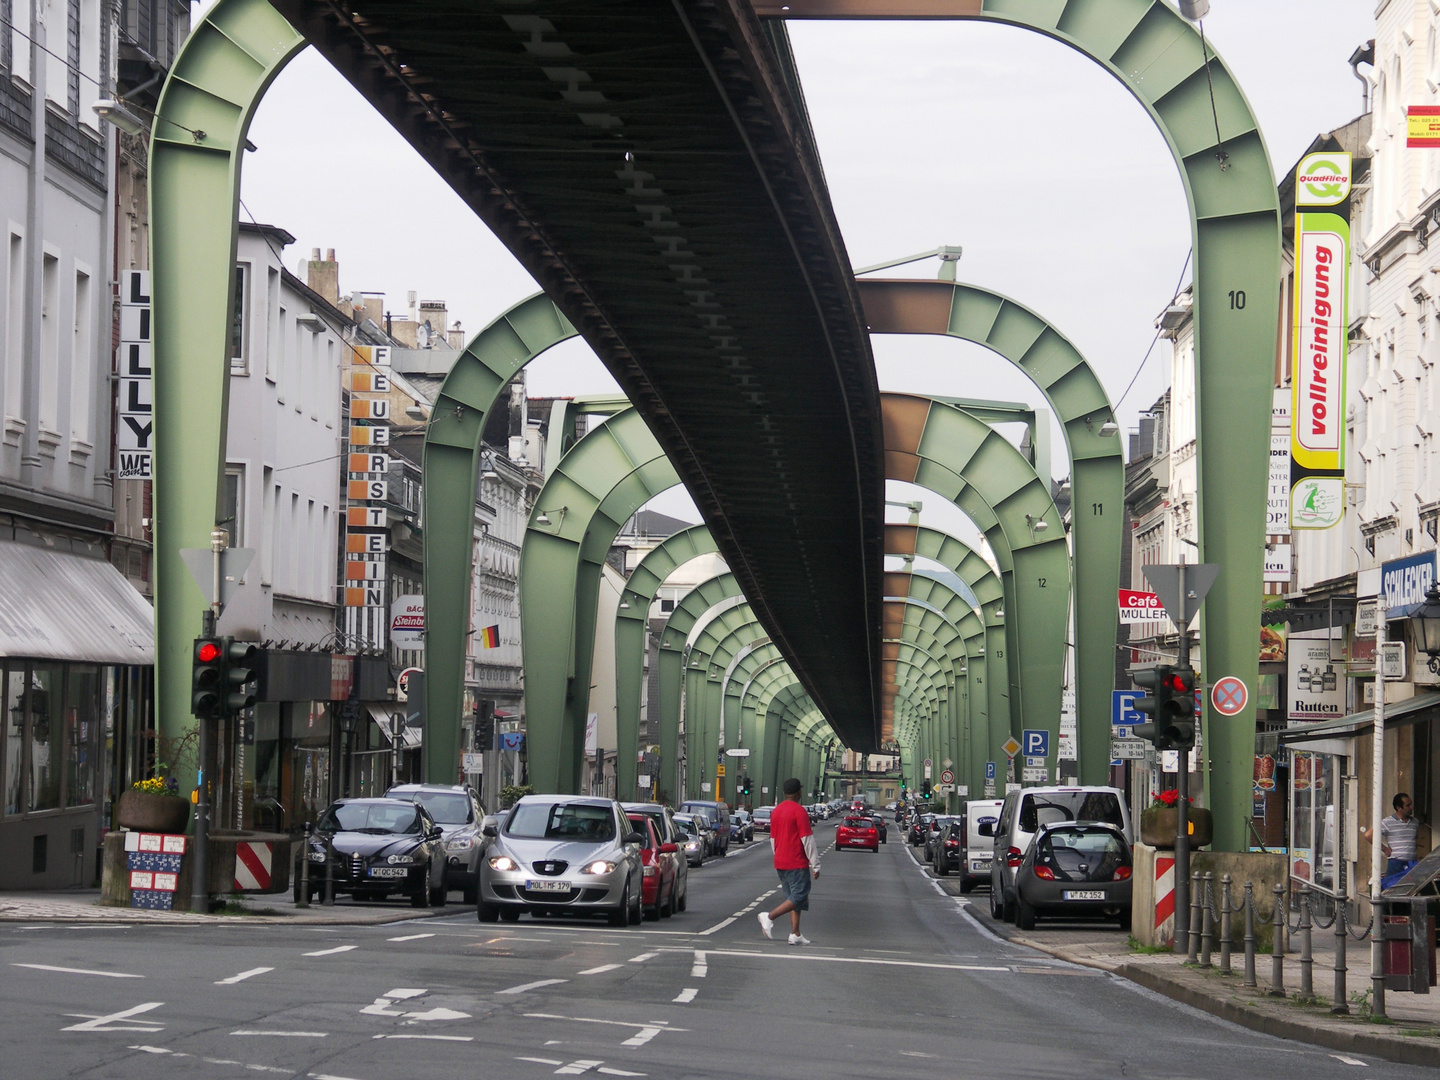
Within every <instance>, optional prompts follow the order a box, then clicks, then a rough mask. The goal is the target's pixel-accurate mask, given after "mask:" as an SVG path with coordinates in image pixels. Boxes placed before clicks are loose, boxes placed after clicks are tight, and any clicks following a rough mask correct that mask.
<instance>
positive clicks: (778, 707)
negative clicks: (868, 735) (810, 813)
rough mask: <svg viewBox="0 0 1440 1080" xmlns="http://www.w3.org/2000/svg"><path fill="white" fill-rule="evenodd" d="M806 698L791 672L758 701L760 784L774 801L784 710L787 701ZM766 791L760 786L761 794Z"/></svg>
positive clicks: (780, 763) (779, 777)
mask: <svg viewBox="0 0 1440 1080" xmlns="http://www.w3.org/2000/svg"><path fill="white" fill-rule="evenodd" d="M797 699H799V700H804V701H809V700H810V695H809V694H807V693H806V692H805V688H804V687H802V686H801V685H800V680H799V679H798V678H797V677H796V676H795V674H794V673H793V672H791V673H790V674H789V676H788V678H787V679H786V680H784V681H782V682H781V683H780V684H779V685H778V686H777V687H776V688H775V690H774V692H772V693H770V694H767V695H766V696H765V697H764V698H763V699H762V702H761V705H760V716H761V718H762V719H761V725H762V726H763V727H764V730H765V770H764V771H763V772H762V773H761V774H760V785H761V787H762V789H763V788H769V789H770V790H769V792H768V801H769V802H772V803H774V802H778V801H779V794H780V783H781V781H783V780H784V779H785V777H784V776H783V775H781V774H782V770H783V769H784V766H785V763H784V762H783V761H782V760H781V758H782V754H783V752H784V750H785V745H784V744H785V732H784V730H783V726H784V722H785V720H784V714H785V710H786V708H787V707H788V705H789V703H790V702H791V701H793V700H797ZM766 795H767V793H766V792H765V791H763V790H762V792H761V796H762V797H765V796H766Z"/></svg>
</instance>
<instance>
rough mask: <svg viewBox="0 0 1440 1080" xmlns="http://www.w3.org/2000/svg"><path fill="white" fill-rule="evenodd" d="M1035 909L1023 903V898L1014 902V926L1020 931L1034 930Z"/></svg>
mask: <svg viewBox="0 0 1440 1080" xmlns="http://www.w3.org/2000/svg"><path fill="white" fill-rule="evenodd" d="M1035 919H1036V915H1035V909H1034V908H1033V907H1031V906H1030V905H1029V904H1027V903H1026V902H1025V897H1023V896H1022V897H1020V898H1019V899H1018V900H1016V902H1015V925H1016V926H1018V927H1019V928H1020V929H1021V930H1034V929H1035Z"/></svg>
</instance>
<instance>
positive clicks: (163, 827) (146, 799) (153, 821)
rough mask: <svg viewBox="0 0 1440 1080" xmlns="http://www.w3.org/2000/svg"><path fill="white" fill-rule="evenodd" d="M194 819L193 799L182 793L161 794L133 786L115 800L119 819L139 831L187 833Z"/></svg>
mask: <svg viewBox="0 0 1440 1080" xmlns="http://www.w3.org/2000/svg"><path fill="white" fill-rule="evenodd" d="M189 821H190V801H189V800H188V799H182V798H180V797H179V796H178V795H157V794H155V793H154V792H150V791H136V790H134V789H133V788H132V789H130V790H128V791H122V792H121V793H120V798H119V799H118V800H117V801H116V803H115V823H116V824H117V825H119V826H121V827H122V828H125V829H133V830H134V831H136V832H153V833H183V832H184V831H185V826H186V824H187V823H188V822H189Z"/></svg>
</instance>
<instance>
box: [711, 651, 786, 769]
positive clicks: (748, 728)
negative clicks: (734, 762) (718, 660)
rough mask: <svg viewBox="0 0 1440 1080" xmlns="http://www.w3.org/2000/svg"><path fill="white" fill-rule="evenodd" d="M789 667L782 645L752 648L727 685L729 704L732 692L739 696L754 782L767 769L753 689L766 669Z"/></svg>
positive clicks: (747, 762) (742, 732)
mask: <svg viewBox="0 0 1440 1080" xmlns="http://www.w3.org/2000/svg"><path fill="white" fill-rule="evenodd" d="M788 666H789V665H788V664H787V663H786V661H785V658H784V657H783V656H781V655H780V650H779V648H778V647H777V646H776V645H775V644H774V643H773V642H771V643H770V644H768V645H761V646H758V647H756V648H754V649H752V650H750V652H749V653H747V654H746V655H745V657H744V659H743V660H742V661H741V662H740V664H739V665H737V667H736V670H735V677H734V678H733V679H732V680H731V682H730V683H728V684H727V685H726V688H725V692H726V695H727V701H726V704H727V706H728V705H729V699H728V696H729V695H731V694H734V695H735V696H736V699H737V700H736V702H735V706H734V707H735V709H736V712H737V714H738V715H739V717H740V745H741V746H744V747H748V748H749V750H750V756H749V757H748V758H747V759H746V760H745V768H744V771H745V773H746V774H747V775H748V776H749V777H750V778H751V780H752V781H753V780H756V779H758V778H759V777H760V776H761V775H762V774H763V772H764V766H765V729H764V727H763V725H762V723H761V720H760V717H758V716H757V715H756V713H755V708H754V706H753V705H752V704H750V701H751V696H752V695H751V688H752V687H753V686H754V685H755V683H756V680H758V679H759V678H760V677H761V676H762V675H763V674H764V673H765V672H767V671H770V670H771V669H773V668H785V667H788ZM737 687H738V689H737Z"/></svg>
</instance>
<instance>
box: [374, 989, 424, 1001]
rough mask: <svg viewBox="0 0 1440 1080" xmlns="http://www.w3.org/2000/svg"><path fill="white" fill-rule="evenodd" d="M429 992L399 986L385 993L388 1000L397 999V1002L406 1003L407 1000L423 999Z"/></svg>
mask: <svg viewBox="0 0 1440 1080" xmlns="http://www.w3.org/2000/svg"><path fill="white" fill-rule="evenodd" d="M429 992H430V991H428V990H424V989H420V990H417V989H414V988H413V987H405V986H397V987H396V988H395V989H394V990H387V991H385V996H386V997H387V998H395V999H396V1000H397V1001H404V1000H406V999H407V998H417V997H421V996H422V995H424V994H428V993H429Z"/></svg>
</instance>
